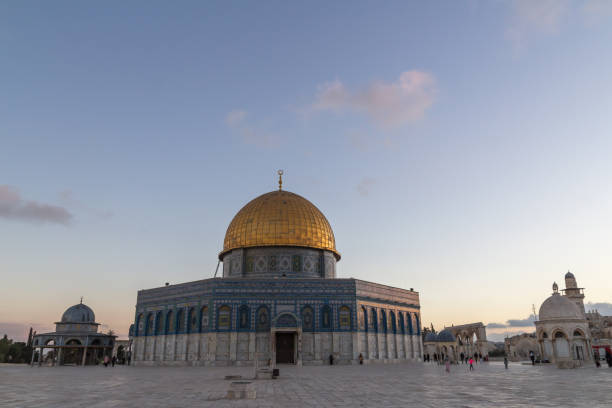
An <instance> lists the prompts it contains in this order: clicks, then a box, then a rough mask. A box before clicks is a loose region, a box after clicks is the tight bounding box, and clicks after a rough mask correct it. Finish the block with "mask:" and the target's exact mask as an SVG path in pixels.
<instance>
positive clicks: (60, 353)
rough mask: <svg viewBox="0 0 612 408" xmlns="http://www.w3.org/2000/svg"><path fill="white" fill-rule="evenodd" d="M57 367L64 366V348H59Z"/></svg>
mask: <svg viewBox="0 0 612 408" xmlns="http://www.w3.org/2000/svg"><path fill="white" fill-rule="evenodd" d="M56 350H57V365H58V366H60V365H62V347H58V348H57V349H56Z"/></svg>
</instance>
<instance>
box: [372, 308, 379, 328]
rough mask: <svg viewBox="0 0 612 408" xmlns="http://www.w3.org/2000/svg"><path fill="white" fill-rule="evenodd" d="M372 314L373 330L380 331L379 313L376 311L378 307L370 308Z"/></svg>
mask: <svg viewBox="0 0 612 408" xmlns="http://www.w3.org/2000/svg"><path fill="white" fill-rule="evenodd" d="M370 314H371V315H372V319H371V320H372V322H371V326H372V330H374V331H378V313H376V309H370Z"/></svg>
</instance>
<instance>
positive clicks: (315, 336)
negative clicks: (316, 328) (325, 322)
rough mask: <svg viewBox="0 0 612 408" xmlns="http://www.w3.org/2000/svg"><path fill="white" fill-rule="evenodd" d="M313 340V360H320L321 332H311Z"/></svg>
mask: <svg viewBox="0 0 612 408" xmlns="http://www.w3.org/2000/svg"><path fill="white" fill-rule="evenodd" d="M313 341H314V359H315V361H321V360H322V358H321V334H320V333H314V334H313Z"/></svg>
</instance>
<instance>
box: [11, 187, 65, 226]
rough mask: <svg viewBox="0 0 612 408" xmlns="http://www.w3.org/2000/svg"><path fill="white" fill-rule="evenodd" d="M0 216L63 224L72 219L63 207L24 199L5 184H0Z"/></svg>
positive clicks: (15, 190)
mask: <svg viewBox="0 0 612 408" xmlns="http://www.w3.org/2000/svg"><path fill="white" fill-rule="evenodd" d="M0 217H3V218H7V219H12V220H20V221H33V222H51V223H57V224H64V225H68V224H69V223H70V221H71V220H72V214H70V213H69V212H68V210H66V209H65V208H63V207H59V206H55V205H49V204H43V203H39V202H36V201H28V200H24V199H22V198H21V195H20V194H19V191H18V190H17V189H15V188H13V187H10V186H6V185H0Z"/></svg>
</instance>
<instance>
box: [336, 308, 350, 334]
mask: <svg viewBox="0 0 612 408" xmlns="http://www.w3.org/2000/svg"><path fill="white" fill-rule="evenodd" d="M338 320H339V323H340V329H341V330H351V308H350V307H348V306H342V307H341V308H340V311H339V312H338Z"/></svg>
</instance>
